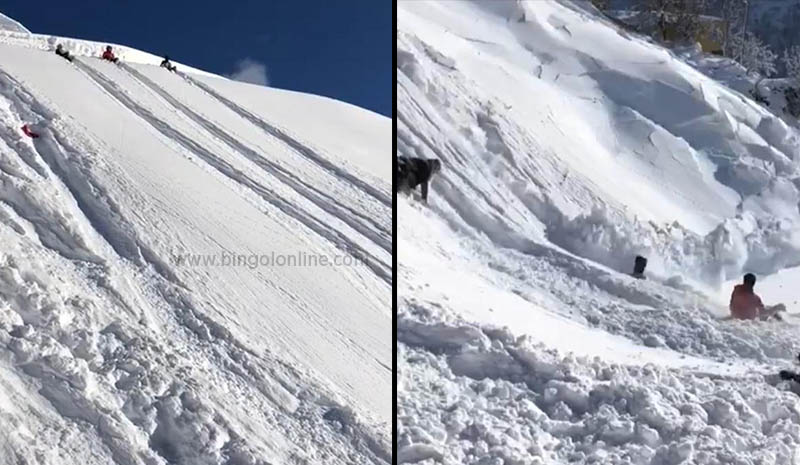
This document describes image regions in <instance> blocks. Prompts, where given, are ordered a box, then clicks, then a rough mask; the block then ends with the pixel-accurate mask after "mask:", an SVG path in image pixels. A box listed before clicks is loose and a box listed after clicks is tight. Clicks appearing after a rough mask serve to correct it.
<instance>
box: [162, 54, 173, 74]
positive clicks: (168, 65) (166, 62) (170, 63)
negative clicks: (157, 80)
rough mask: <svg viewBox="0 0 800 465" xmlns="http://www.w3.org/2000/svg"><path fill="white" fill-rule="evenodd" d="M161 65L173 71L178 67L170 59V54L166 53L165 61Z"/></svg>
mask: <svg viewBox="0 0 800 465" xmlns="http://www.w3.org/2000/svg"><path fill="white" fill-rule="evenodd" d="M161 67H162V68H167V69H168V70H169V71H172V72H173V73H174V72H175V70H176V69H177V68H176V67H175V65H173V64H172V62H170V61H169V56H168V55H164V61H162V62H161Z"/></svg>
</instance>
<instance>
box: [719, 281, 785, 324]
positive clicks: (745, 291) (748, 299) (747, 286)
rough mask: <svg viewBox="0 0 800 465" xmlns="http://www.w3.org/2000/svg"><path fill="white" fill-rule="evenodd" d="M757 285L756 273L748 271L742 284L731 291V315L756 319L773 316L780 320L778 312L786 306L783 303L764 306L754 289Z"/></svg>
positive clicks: (737, 317)
mask: <svg viewBox="0 0 800 465" xmlns="http://www.w3.org/2000/svg"><path fill="white" fill-rule="evenodd" d="M755 285H756V275H754V274H753V273H747V274H746V275H744V280H743V282H742V284H737V285H736V286H734V288H733V292H732V293H731V303H730V309H731V316H732V317H733V318H735V319H737V320H754V319H756V318H761V319H762V320H766V319H767V318H769V317H771V316H774V317H775V318H776V319H778V320H780V319H781V317H780V315H778V312H779V311H782V310H785V309H786V307H785V306H784V305H783V304H778V305H773V306H771V307H764V304H763V303H762V302H761V297H759V296H758V294H756V293H755V291H754V290H753V288H754V287H755Z"/></svg>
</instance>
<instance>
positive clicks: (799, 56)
mask: <svg viewBox="0 0 800 465" xmlns="http://www.w3.org/2000/svg"><path fill="white" fill-rule="evenodd" d="M783 64H784V66H786V77H788V78H789V79H791V80H792V81H793V84H795V85H800V46H798V45H795V46H793V47H791V48H789V49H786V50H784V51H783Z"/></svg>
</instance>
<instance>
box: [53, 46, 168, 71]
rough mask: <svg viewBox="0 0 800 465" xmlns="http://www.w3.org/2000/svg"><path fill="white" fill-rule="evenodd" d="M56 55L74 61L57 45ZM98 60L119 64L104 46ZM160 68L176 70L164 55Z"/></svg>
mask: <svg viewBox="0 0 800 465" xmlns="http://www.w3.org/2000/svg"><path fill="white" fill-rule="evenodd" d="M56 55H58V56H60V57H62V58H64V59H65V60H67V61H69V62H72V60H74V59H75V55H71V54H70V53H69V52H68V51H67V50H66V49H65V48H64V46H63V45H62V44H58V45H57V46H56ZM100 58H102V59H103V60H106V61H110V62H111V63H119V57H117V56H116V55H114V50H113V49H112V48H111V46H110V45H107V46H106V49H105V50H104V51H103V53H102V55H100ZM161 67H162V68H166V69H167V70H169V71H172V72H173V73H174V72H175V71H177V69H178V68H177V67H176V66H175V65H174V64H172V62H171V61H169V56H167V55H165V56H164V60H162V61H161Z"/></svg>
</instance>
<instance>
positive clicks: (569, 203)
mask: <svg viewBox="0 0 800 465" xmlns="http://www.w3.org/2000/svg"><path fill="white" fill-rule="evenodd" d="M397 55H398V64H397V99H398V100H397V106H398V109H397V125H398V134H397V144H398V154H400V155H405V156H419V157H435V158H439V159H441V160H442V164H443V168H442V171H441V173H439V174H437V175H436V177H435V178H434V180H433V183H432V189H431V193H430V195H429V205H428V206H427V207H426V206H423V205H421V204H419V203H417V202H415V201H413V200H409V199H407V198H404V197H401V198H399V199H398V202H397V207H398V212H397V222H398V237H397V251H398V252H397V253H398V257H397V267H398V268H397V271H398V282H397V286H398V352H397V355H398V368H397V370H398V378H399V380H398V401H397V402H398V418H397V427H398V433H399V436H398V438H397V442H398V447H399V450H398V460H399V461H400V462H401V463H414V462H421V463H440V462H441V463H448V464H450V463H452V464H461V463H469V464H478V463H480V464H537V463H540V464H550V463H602V464H623V463H624V464H648V465H667V464H678V463H698V464H731V463H741V464H756V463H770V464H793V463H798V460H800V450H798V448H799V447H800V424H799V423H800V410H798V406H800V404H798V397H797V396H796V395H795V394H794V393H792V392H791V389H792V388H793V387H792V385H790V384H789V383H786V382H781V381H780V380H779V379H778V377H777V376H776V374H777V372H778V370H780V369H782V368H790V369H791V368H792V359H793V358H794V357H795V355H796V354H797V352H798V350H800V344H798V342H797V335H798V334H799V332H798V330H800V327H798V323H800V321H798V320H797V317H796V316H795V315H794V312H797V311H800V307H798V306H797V303H796V301H797V300H798V294H797V292H798V291H797V285H796V281H797V278H798V276H799V275H798V272H797V269H798V268H796V267H797V265H800V210H798V204H799V203H800V193H798V186H800V183H798V179H800V173H798V169H797V168H798V153H800V152H799V151H798V150H799V149H800V134H798V132H797V130H796V129H794V128H793V127H792V126H790V125H789V124H787V123H786V122H785V121H783V120H782V119H781V117H780V116H776V115H774V114H772V113H771V112H770V110H769V109H767V108H764V107H762V106H760V105H758V104H757V103H755V102H754V101H752V100H751V99H750V98H749V96H748V95H747V94H745V93H741V92H739V91H738V90H736V89H734V88H730V87H727V86H726V85H725V84H722V83H720V82H718V81H716V80H715V79H714V78H712V77H711V76H709V75H706V74H703V72H704V71H705V72H707V71H708V69H704V68H703V67H698V68H695V67H693V66H697V62H694V61H693V62H688V61H689V60H688V58H691V57H687V56H686V55H680V56H679V55H678V54H676V53H674V52H672V51H669V50H666V49H664V48H662V47H660V46H658V45H656V44H653V43H652V41H650V40H648V39H646V38H644V37H639V36H636V35H635V34H632V33H630V32H627V31H624V30H621V29H619V28H618V27H617V26H616V25H614V24H613V23H611V22H610V21H608V20H606V19H604V18H603V17H602V16H601V15H599V14H598V12H597V11H596V10H595V9H594V8H593V7H592V6H591V5H590V3H589V2H588V1H577V0H576V1H571V0H542V1H514V0H493V1H488V0H472V1H463V2H439V1H434V0H431V1H422V0H420V1H415V0H408V1H401V2H400V3H399V4H398V30H397ZM695 58H696V57H695ZM685 60H686V61H685ZM637 254H642V255H645V256H646V257H648V259H649V264H648V269H647V276H648V279H647V280H644V281H642V280H636V279H633V278H631V277H630V276H628V275H627V274H628V273H629V272H630V271H631V270H632V267H633V258H634V257H635V255H637ZM748 271H750V272H755V273H757V274H758V275H759V277H760V280H759V284H757V286H756V290H757V291H758V292H759V293H760V294H761V295H762V297H763V299H764V301H765V303H767V304H772V303H778V302H783V303H785V304H786V305H787V307H788V308H789V310H790V314H789V315H787V316H786V319H785V320H786V321H784V322H782V323H781V322H776V321H770V322H738V321H730V320H728V319H726V318H725V317H726V316H727V314H728V310H727V304H728V298H729V296H730V291H731V288H732V286H733V284H735V283H736V282H739V281H740V280H741V276H742V274H743V273H745V272H748ZM795 387H796V386H795Z"/></svg>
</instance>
